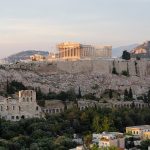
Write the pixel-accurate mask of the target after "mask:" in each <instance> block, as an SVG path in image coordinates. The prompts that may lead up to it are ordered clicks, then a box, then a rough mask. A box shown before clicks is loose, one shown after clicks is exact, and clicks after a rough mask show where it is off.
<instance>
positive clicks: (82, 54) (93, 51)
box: [57, 42, 112, 60]
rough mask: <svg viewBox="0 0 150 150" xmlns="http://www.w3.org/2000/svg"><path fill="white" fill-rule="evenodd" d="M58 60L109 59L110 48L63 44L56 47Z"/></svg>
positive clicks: (72, 43)
mask: <svg viewBox="0 0 150 150" xmlns="http://www.w3.org/2000/svg"><path fill="white" fill-rule="evenodd" d="M57 48H58V51H59V54H58V57H59V59H64V60H79V59H86V58H95V57H103V58H111V55H112V54H111V53H112V46H96V47H95V46H92V45H83V44H80V43H74V42H65V43H61V44H58V45H57Z"/></svg>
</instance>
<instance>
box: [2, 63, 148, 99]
mask: <svg viewBox="0 0 150 150" xmlns="http://www.w3.org/2000/svg"><path fill="white" fill-rule="evenodd" d="M112 64H114V66H115V67H116V70H117V72H118V73H120V74H119V75H114V74H111V68H112V66H110V65H112ZM127 64H128V67H129V68H128V70H129V73H131V74H133V75H131V76H128V77H127V76H124V75H121V72H122V70H120V69H122V68H123V69H125V68H126V66H127ZM149 65H150V64H149V62H143V61H138V62H136V63H134V62H128V61H127V62H124V61H122V62H118V61H116V62H115V63H112V62H109V61H107V62H105V61H102V60H101V61H100V60H97V61H93V62H91V61H83V62H81V61H79V62H57V63H53V64H52V63H46V62H45V63H28V64H26V63H17V64H12V65H7V66H6V65H5V66H0V82H1V84H0V85H1V89H0V90H2V89H3V87H6V83H7V80H8V81H12V80H16V81H18V82H22V83H23V84H24V85H25V86H26V87H34V88H36V87H40V88H41V90H42V91H43V92H45V93H48V92H49V89H50V91H52V92H56V93H59V92H61V91H67V90H69V89H70V88H73V89H75V91H76V92H78V89H79V87H80V89H81V92H82V94H83V95H85V94H89V93H92V94H94V95H95V96H96V97H100V96H101V94H102V93H103V92H104V91H105V90H107V89H113V90H115V91H118V92H119V93H120V94H123V93H124V90H125V89H130V88H132V90H133V94H135V95H140V94H142V93H145V92H147V91H148V90H149V88H150V72H149V69H147V68H145V67H148V68H149ZM107 67H108V68H107ZM135 67H137V71H136V70H135ZM144 68H145V69H144ZM104 69H106V70H104ZM139 69H140V70H139ZM119 71H120V72H119ZM136 72H137V74H135V73H136ZM140 72H141V73H140ZM139 73H140V74H141V76H140V74H139Z"/></svg>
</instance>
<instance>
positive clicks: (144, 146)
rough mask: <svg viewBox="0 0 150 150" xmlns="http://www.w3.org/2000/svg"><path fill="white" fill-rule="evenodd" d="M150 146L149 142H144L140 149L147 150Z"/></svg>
mask: <svg viewBox="0 0 150 150" xmlns="http://www.w3.org/2000/svg"><path fill="white" fill-rule="evenodd" d="M149 146H150V140H145V141H142V142H141V146H140V148H141V149H142V150H148V147H149Z"/></svg>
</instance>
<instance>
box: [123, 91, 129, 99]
mask: <svg viewBox="0 0 150 150" xmlns="http://www.w3.org/2000/svg"><path fill="white" fill-rule="evenodd" d="M128 96H129V93H128V90H127V89H125V91H124V101H127V100H128Z"/></svg>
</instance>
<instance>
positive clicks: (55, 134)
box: [0, 108, 150, 150]
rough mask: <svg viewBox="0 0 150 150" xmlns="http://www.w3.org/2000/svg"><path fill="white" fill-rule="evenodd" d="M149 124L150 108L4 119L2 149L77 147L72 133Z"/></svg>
mask: <svg viewBox="0 0 150 150" xmlns="http://www.w3.org/2000/svg"><path fill="white" fill-rule="evenodd" d="M141 124H150V110H149V109H143V110H137V109H133V110H131V109H130V110H129V109H121V110H116V109H114V110H113V109H96V108H94V109H92V108H90V109H86V110H84V111H79V110H78V109H77V108H74V109H71V110H67V111H65V112H64V113H62V114H60V115H56V116H46V118H45V119H35V118H33V119H25V120H20V121H18V122H9V121H4V120H1V122H0V149H9V150H14V149H15V150H20V149H31V150H37V149H39V150H68V149H70V148H74V147H75V146H76V143H75V142H73V141H72V138H73V134H74V133H77V134H80V135H83V139H84V140H85V143H87V144H88V143H89V142H90V140H91V138H90V135H91V134H92V133H93V132H95V133H99V132H102V131H120V132H124V131H125V127H126V126H132V125H141Z"/></svg>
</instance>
